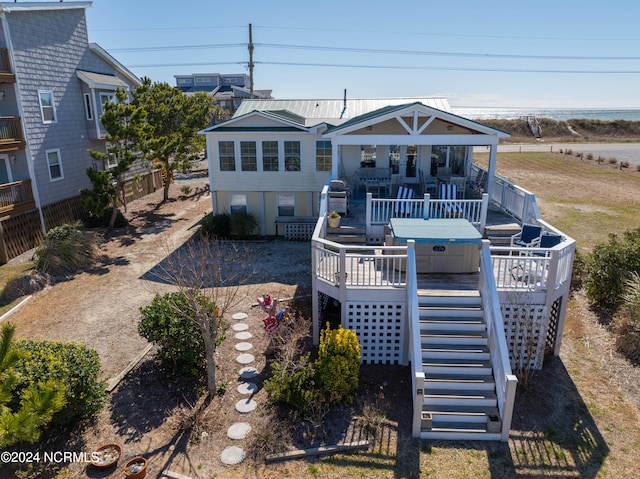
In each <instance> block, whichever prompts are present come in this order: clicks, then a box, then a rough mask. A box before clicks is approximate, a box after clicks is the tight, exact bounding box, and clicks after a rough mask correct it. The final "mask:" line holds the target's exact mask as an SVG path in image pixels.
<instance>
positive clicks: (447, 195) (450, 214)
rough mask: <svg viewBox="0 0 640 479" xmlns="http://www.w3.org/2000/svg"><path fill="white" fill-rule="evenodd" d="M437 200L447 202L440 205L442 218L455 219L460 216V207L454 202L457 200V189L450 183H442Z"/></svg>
mask: <svg viewBox="0 0 640 479" xmlns="http://www.w3.org/2000/svg"><path fill="white" fill-rule="evenodd" d="M438 198H440V199H441V200H447V201H444V202H443V203H442V216H443V217H444V218H457V217H458V216H460V215H461V214H462V206H460V203H458V202H457V201H456V200H457V199H458V187H457V186H456V185H454V184H451V183H442V184H441V185H440V191H439V193H438Z"/></svg>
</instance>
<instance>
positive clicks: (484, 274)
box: [480, 240, 518, 441]
mask: <svg viewBox="0 0 640 479" xmlns="http://www.w3.org/2000/svg"><path fill="white" fill-rule="evenodd" d="M492 273H493V268H492V258H491V255H490V253H489V241H488V240H483V242H482V249H481V251H480V296H481V298H482V308H483V310H484V315H485V321H486V324H487V338H488V343H489V344H488V347H489V351H490V353H491V363H492V365H493V376H494V381H495V385H496V396H497V399H498V411H499V412H500V419H501V421H502V431H501V436H502V438H501V439H502V441H507V440H508V438H509V429H510V428H511V418H512V416H513V405H514V403H515V397H516V386H517V383H518V380H517V379H516V377H515V376H514V375H513V374H512V372H511V363H510V361H509V347H508V346H507V341H506V338H505V333H504V322H503V319H502V313H501V310H500V301H499V299H498V294H497V290H496V284H495V281H494V276H493V274H492Z"/></svg>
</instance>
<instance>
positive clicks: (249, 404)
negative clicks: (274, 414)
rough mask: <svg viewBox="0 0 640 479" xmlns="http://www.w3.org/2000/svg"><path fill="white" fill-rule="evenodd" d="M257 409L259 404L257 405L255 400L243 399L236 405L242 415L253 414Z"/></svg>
mask: <svg viewBox="0 0 640 479" xmlns="http://www.w3.org/2000/svg"><path fill="white" fill-rule="evenodd" d="M256 407H258V403H256V402H255V401H254V400H253V399H242V400H240V401H238V402H237V403H236V411H238V412H239V413H240V414H246V413H248V412H251V411H253V410H254V409H255V408H256Z"/></svg>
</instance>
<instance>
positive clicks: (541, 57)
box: [255, 43, 640, 61]
mask: <svg viewBox="0 0 640 479" xmlns="http://www.w3.org/2000/svg"><path fill="white" fill-rule="evenodd" d="M255 45H256V46H262V47H268V48H282V49H287V50H317V51H333V52H350V53H377V54H390V55H427V56H449V57H468V58H508V59H529V60H531V59H533V60H598V61H602V60H640V56H633V57H628V56H624V57H612V56H578V55H525V54H505V53H466V52H438V51H424V50H386V49H381V48H352V47H329V46H318V45H292V44H280V43H256V44H255Z"/></svg>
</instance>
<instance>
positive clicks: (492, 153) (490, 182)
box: [487, 145, 498, 200]
mask: <svg viewBox="0 0 640 479" xmlns="http://www.w3.org/2000/svg"><path fill="white" fill-rule="evenodd" d="M497 151H498V145H491V149H490V150H489V170H488V171H489V175H488V176H489V177H488V179H487V193H488V194H489V200H491V199H492V198H493V190H494V189H495V176H496V160H497V158H496V153H497Z"/></svg>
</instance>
